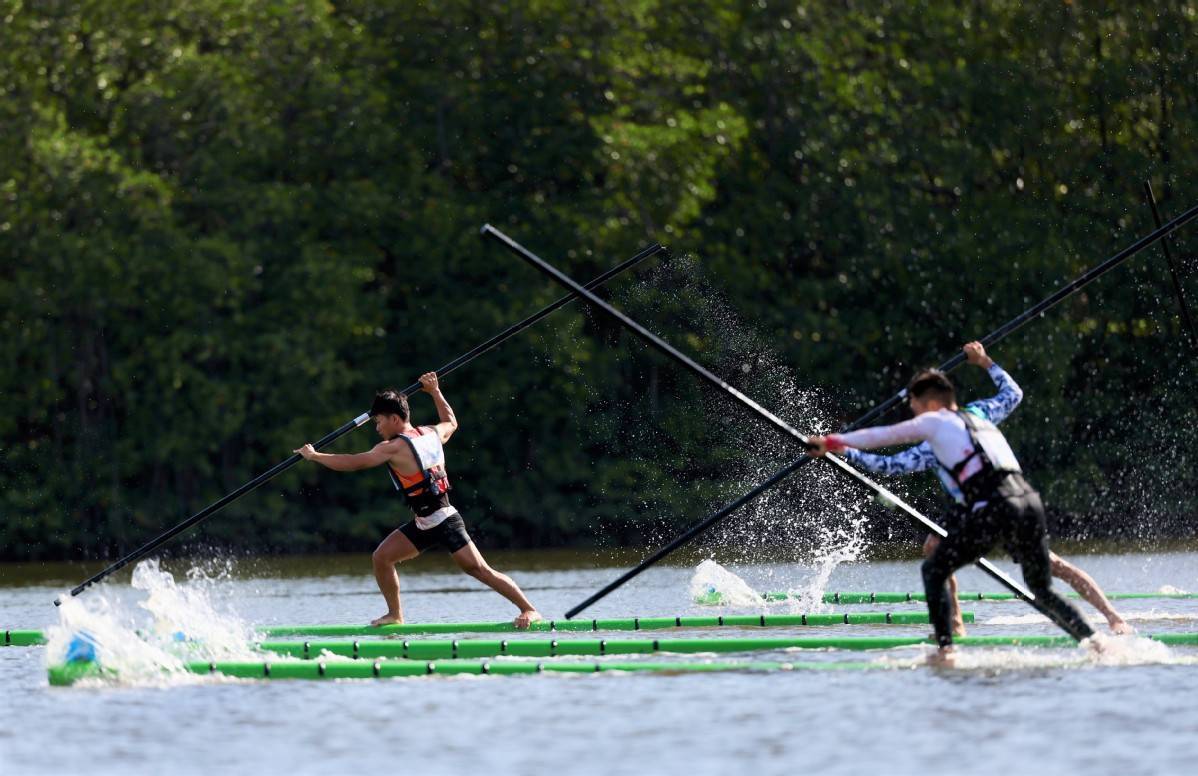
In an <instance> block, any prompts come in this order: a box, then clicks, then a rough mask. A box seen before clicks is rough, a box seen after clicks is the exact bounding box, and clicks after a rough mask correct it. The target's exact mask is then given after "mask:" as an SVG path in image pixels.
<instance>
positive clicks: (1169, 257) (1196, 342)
mask: <svg viewBox="0 0 1198 776" xmlns="http://www.w3.org/2000/svg"><path fill="white" fill-rule="evenodd" d="M1144 195H1145V196H1146V197H1147V199H1148V205H1149V207H1151V208H1152V220H1153V222H1154V223H1155V224H1156V228H1157V229H1160V228H1161V211H1160V210H1158V209H1157V207H1156V195H1154V194H1153V193H1152V181H1144ZM1161 250H1162V251H1164V253H1165V261H1167V262H1169V275H1171V276H1172V278H1173V292H1174V293H1175V294H1177V304H1178V306H1179V307H1181V320H1182V321H1184V322H1185V327H1186V331H1188V332H1189V333H1190V345H1192V346H1194V347H1196V348H1198V332H1195V330H1194V319H1193V318H1192V317H1191V316H1190V306H1189V305H1188V304H1186V296H1185V293H1184V292H1183V291H1182V287H1181V273H1180V272H1179V271H1178V269H1177V262H1176V261H1174V260H1173V252H1172V251H1170V250H1169V241H1168V240H1161Z"/></svg>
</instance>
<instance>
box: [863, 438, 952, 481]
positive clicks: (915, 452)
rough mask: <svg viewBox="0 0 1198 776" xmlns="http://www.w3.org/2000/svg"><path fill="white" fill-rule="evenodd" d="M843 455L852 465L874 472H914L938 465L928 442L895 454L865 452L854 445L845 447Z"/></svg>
mask: <svg viewBox="0 0 1198 776" xmlns="http://www.w3.org/2000/svg"><path fill="white" fill-rule="evenodd" d="M843 455H844V459H845V460H846V461H848V462H849V463H851V464H852V465H854V466H856V467H857V468H859V469H865V470H866V471H867V472H872V473H874V474H912V473H914V472H921V471H924V470H925V469H931V468H932V467H933V466H935V465H936V454H935V453H933V452H932V446H931V445H929V444H927V443H926V442H924V443H921V444H918V445H916V446H915V447H908V448H907V449H906V450H903V451H902V452H900V453H895V454H894V455H877V454H876V453H865V452H862V451H860V450H858V449H856V448H854V447H847V448H845V450H844V453H843Z"/></svg>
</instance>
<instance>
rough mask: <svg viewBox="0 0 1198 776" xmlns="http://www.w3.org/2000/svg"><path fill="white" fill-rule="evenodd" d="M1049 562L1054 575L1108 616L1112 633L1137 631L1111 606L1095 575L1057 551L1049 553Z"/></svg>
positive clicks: (1103, 614)
mask: <svg viewBox="0 0 1198 776" xmlns="http://www.w3.org/2000/svg"><path fill="white" fill-rule="evenodd" d="M1048 562H1049V565H1050V566H1051V568H1052V575H1053V576H1054V577H1056V578H1057V579H1059V580H1061V581H1062V582H1064V583H1065V584H1067V585H1069V587H1071V588H1073V589H1074V590H1076V591H1077V593H1078V595H1080V596H1081V597H1082V598H1083V599H1085V601H1086V602H1087V603H1088V604H1090V605H1091V606H1093V607H1094V608H1095V609H1097V610H1098V611H1099V612H1101V613H1102V616H1103V617H1105V618H1106V621H1107V625H1108V626H1109V627H1110V629H1111V633H1114V634H1118V635H1122V634H1126V633H1134V632H1135V629H1134V628H1132V627H1131V626H1130V625H1128V624H1127V621H1126V620H1124V619H1123V618H1122V617H1120V616H1119V613H1118V612H1116V611H1115V607H1113V606H1111V602H1110V601H1109V600H1107V597H1106V594H1105V593H1103V592H1102V588H1100V587H1099V586H1098V583H1097V582H1095V581H1094V578H1093V577H1091V576H1090V575H1089V574H1087V573H1086V572H1084V571H1082V570H1081V569H1079V568H1078V567H1077V566H1074V565H1073V564H1072V563H1070V562H1069V561H1067V560H1065V559H1064V558H1062V557H1060V556H1059V555H1057V554H1056V553H1055V552H1053V553H1049V556H1048Z"/></svg>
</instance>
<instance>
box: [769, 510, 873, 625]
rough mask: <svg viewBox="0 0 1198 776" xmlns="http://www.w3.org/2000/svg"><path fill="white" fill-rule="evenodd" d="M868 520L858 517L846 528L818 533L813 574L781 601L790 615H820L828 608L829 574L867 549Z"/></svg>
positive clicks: (851, 561)
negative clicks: (826, 594) (825, 598)
mask: <svg viewBox="0 0 1198 776" xmlns="http://www.w3.org/2000/svg"><path fill="white" fill-rule="evenodd" d="M866 525H867V520H866V519H865V518H863V517H860V518H858V519H856V520H854V521H852V522H851V523H850V524H849V526H847V527H838V528H825V529H823V530H822V531H821V537H820V546H821V547H822V548H823V549H821V550H820V551H818V552H817V554H816V556H815V559H814V560H815V573H814V574H813V575H812V576H811V577H810V578H809V579H808V580H807V582H806V584H805V585H803V587H801V588H798V589H791V590H788V591H787V593H788V596H787V600H786V601H784V602H783V603H785V604H786V605H787V606H788V607H789V608H790V611H791V612H793V613H800V612H805V613H811V612H820V611H824V610H827V609H829V608H830V607H829V606H828V605H827V604H825V603H824V592H825V591H826V590H827V589H828V581H829V580H830V579H831V578H832V572H834V571H836V568H837V567H838V566H840V564H842V563H853V562H854V561H857V560H859V559H860V558H861V556H862V554H863V553H864V552H865V550H866V549H867V548H868V542H867V540H866V536H865V528H866Z"/></svg>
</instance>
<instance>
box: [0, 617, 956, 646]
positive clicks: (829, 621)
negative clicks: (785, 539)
mask: <svg viewBox="0 0 1198 776" xmlns="http://www.w3.org/2000/svg"><path fill="white" fill-rule="evenodd" d="M962 616H963V617H964V618H965V622H973V613H972V612H964V613H963V615H962ZM927 624H928V615H927V613H926V612H844V613H840V614H744V615H721V616H715V617H708V616H698V617H623V618H614V619H605V620H542V621H540V622H534V623H533V624H532V627H530V628H528V629H527V630H518V629H517V628H516V627H515V626H514V625H512V623H511V621H508V620H505V621H503V622H431V623H406V624H404V625H383V626H381V627H373V626H370V625H355V624H346V625H274V626H267V627H263V628H259V629H258V632H259V633H261V634H262V635H263V636H268V637H277V636H329V637H338V636H416V635H422V634H425V635H427V634H437V633H530V632H531V633H550V632H559V633H566V632H585V631H606V630H632V631H640V630H668V629H671V628H721V627H722V628H788V627H802V626H831V625H927ZM44 643H46V640H45V637H44V636H43V635H42V632H41V631H38V630H6V631H4V639H3V646H6V647H27V646H35V645H37V644H44Z"/></svg>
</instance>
